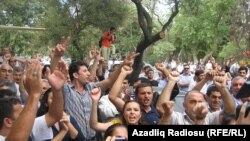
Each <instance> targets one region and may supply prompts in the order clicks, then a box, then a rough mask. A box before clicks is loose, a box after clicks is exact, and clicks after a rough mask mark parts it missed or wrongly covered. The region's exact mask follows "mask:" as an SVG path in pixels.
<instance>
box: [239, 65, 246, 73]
mask: <svg viewBox="0 0 250 141" xmlns="http://www.w3.org/2000/svg"><path fill="white" fill-rule="evenodd" d="M241 70H245V71H246V73H247V72H248V68H247V67H246V66H240V68H239V69H238V72H240V71H241Z"/></svg>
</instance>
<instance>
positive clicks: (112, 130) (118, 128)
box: [104, 124, 128, 141]
mask: <svg viewBox="0 0 250 141" xmlns="http://www.w3.org/2000/svg"><path fill="white" fill-rule="evenodd" d="M117 139H120V141H127V140H128V129H127V126H126V125H123V124H113V125H111V126H109V127H108V129H107V130H106V131H105V133H104V140H105V141H114V140H115V141H116V140H117Z"/></svg>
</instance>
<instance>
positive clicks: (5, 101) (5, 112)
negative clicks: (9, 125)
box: [0, 97, 21, 129]
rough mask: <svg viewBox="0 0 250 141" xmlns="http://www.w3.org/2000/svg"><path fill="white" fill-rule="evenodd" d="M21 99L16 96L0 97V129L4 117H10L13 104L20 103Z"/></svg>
mask: <svg viewBox="0 0 250 141" xmlns="http://www.w3.org/2000/svg"><path fill="white" fill-rule="evenodd" d="M20 103H21V101H20V100H19V99H18V98H16V97H7V98H0V105H1V108H0V129H2V128H3V122H4V118H6V117H7V118H12V116H13V111H14V110H13V106H14V105H16V104H20Z"/></svg>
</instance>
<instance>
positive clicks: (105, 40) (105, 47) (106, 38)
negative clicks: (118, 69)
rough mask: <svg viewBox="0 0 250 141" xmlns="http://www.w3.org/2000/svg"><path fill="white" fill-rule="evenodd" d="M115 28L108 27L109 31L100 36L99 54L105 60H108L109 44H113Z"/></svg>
mask: <svg viewBox="0 0 250 141" xmlns="http://www.w3.org/2000/svg"><path fill="white" fill-rule="evenodd" d="M114 33H115V27H110V29H109V31H106V32H104V34H103V36H102V47H101V54H102V56H103V58H104V59H105V60H109V56H110V48H111V47H112V46H111V44H114V43H115V34H114Z"/></svg>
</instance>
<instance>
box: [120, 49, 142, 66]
mask: <svg viewBox="0 0 250 141" xmlns="http://www.w3.org/2000/svg"><path fill="white" fill-rule="evenodd" d="M138 55H140V53H139V52H132V53H131V54H129V55H128V56H127V57H126V58H125V59H124V60H123V65H127V66H132V65H133V64H134V59H135V57H137V56H138Z"/></svg>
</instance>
